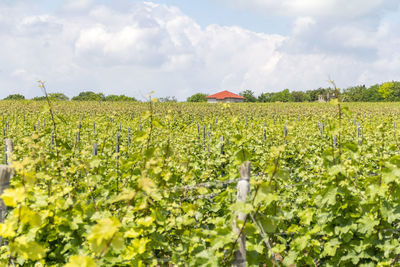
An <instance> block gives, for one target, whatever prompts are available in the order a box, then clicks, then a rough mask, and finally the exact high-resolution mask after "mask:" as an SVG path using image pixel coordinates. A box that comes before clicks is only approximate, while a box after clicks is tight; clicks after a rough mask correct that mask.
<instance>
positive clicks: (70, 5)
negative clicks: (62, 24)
mask: <svg viewBox="0 0 400 267" xmlns="http://www.w3.org/2000/svg"><path fill="white" fill-rule="evenodd" d="M94 2H95V1H94V0H67V1H65V3H64V5H63V9H64V10H66V11H82V10H85V9H88V8H90V7H91V6H92V5H93V4H94Z"/></svg>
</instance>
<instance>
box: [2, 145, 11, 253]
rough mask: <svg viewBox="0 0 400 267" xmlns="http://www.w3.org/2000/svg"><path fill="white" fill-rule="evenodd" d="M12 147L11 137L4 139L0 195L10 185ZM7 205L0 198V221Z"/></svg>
mask: <svg viewBox="0 0 400 267" xmlns="http://www.w3.org/2000/svg"><path fill="white" fill-rule="evenodd" d="M13 149H14V146H13V143H12V140H11V139H6V140H5V152H6V155H5V156H6V163H7V164H8V165H7V164H6V165H0V195H2V194H3V192H4V190H6V189H7V188H9V187H10V180H11V176H12V169H11V167H10V165H11V153H12V151H13ZM6 211H7V207H6V206H5V205H4V202H3V200H2V199H0V223H3V222H4V220H5V218H6ZM2 245H3V238H2V237H1V236H0V246H2Z"/></svg>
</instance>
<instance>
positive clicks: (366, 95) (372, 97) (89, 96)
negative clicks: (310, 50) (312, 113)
mask: <svg viewBox="0 0 400 267" xmlns="http://www.w3.org/2000/svg"><path fill="white" fill-rule="evenodd" d="M339 92H340V93H339V97H340V99H341V100H342V101H345V102H380V101H400V82H398V81H391V82H385V83H381V84H375V85H372V86H370V87H366V86H365V85H357V86H352V87H348V88H346V89H342V90H339ZM335 93H336V92H335V89H334V88H331V87H328V88H318V89H314V90H307V91H290V90H289V89H285V90H282V91H280V92H273V93H261V94H260V95H258V96H257V95H255V93H254V92H253V91H251V90H244V91H242V92H240V93H239V95H241V96H243V97H245V98H246V100H245V102H315V101H318V100H319V97H320V96H322V98H324V99H326V100H327V99H329V97H330V96H332V95H335ZM206 97H207V94H204V93H197V94H194V95H192V96H190V97H188V98H187V99H186V101H187V102H207V98H206ZM49 98H50V99H51V100H59V101H69V100H72V101H131V102H135V101H138V100H137V99H136V98H135V97H129V96H125V95H107V96H106V95H104V94H103V93H95V92H92V91H85V92H81V93H80V94H79V95H77V96H74V97H72V98H71V99H70V98H69V97H67V96H66V95H65V94H63V93H50V94H49ZM24 99H25V96H23V95H21V94H12V95H9V96H7V97H6V98H4V100H24ZM45 99H46V97H45V96H40V97H34V98H32V100H36V101H42V100H45ZM158 100H159V102H177V99H176V97H174V96H167V97H161V98H159V99H158Z"/></svg>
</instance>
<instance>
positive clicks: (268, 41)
mask: <svg viewBox="0 0 400 267" xmlns="http://www.w3.org/2000/svg"><path fill="white" fill-rule="evenodd" d="M304 1H305V0H302V1H300V2H304ZM236 2H237V3H238V2H240V1H236ZM339 2H340V1H339ZM372 2H373V3H375V4H374V5H375V6H377V5H378V6H379V7H380V8H383V7H386V6H390V5H389V2H387V1H372ZM68 3H70V5H72V3H75V4H76V1H75V2H72V1H69V2H68ZM86 3H87V5H82V6H76V9H79V8H81V9H86V11H80V12H83V13H80V12H65V6H64V9H62V10H61V11H60V12H59V13H55V14H36V13H35V14H33V13H32V14H31V13H29V12H27V9H26V8H21V7H19V6H16V7H10V6H1V4H0V22H1V23H0V29H1V31H0V42H1V44H2V49H1V50H0V57H1V58H2V60H1V61H0V81H1V84H2V86H3V87H2V88H1V89H0V98H2V97H5V96H6V95H8V94H10V93H15V91H19V92H22V93H24V94H26V95H27V96H29V97H32V96H35V95H38V94H40V90H39V89H38V88H37V87H36V81H37V80H38V79H42V80H46V81H47V82H48V87H49V88H50V89H52V90H54V91H63V92H65V93H66V94H68V95H70V96H72V95H75V94H77V93H78V92H80V91H82V90H96V91H102V92H104V93H106V94H110V93H118V94H128V95H133V96H136V97H140V96H141V95H145V94H147V93H148V92H149V91H151V90H155V91H156V94H157V95H159V96H166V95H175V96H177V97H178V99H181V100H183V99H185V98H186V97H187V96H189V95H191V94H193V93H196V92H199V91H200V92H206V93H212V92H215V91H217V90H232V91H234V92H239V91H241V90H245V89H251V90H254V91H255V92H256V93H261V92H266V91H277V90H282V89H284V88H290V89H294V90H299V89H314V88H318V87H320V86H329V85H328V83H327V79H328V76H329V75H330V76H331V77H332V78H333V79H335V81H336V82H337V84H338V85H339V86H340V87H345V86H350V85H354V84H358V83H366V84H372V83H377V82H382V81H385V80H393V79H400V74H399V72H398V70H399V68H400V52H399V51H398V47H399V45H400V37H398V36H400V27H399V25H396V24H393V22H390V21H386V20H378V23H373V24H371V25H369V26H367V27H364V26H363V25H366V24H363V23H362V22H363V21H364V18H360V19H359V20H352V21H347V22H345V21H343V22H341V23H337V24H332V23H330V22H326V21H325V20H323V19H321V17H318V16H311V15H310V14H311V13H312V12H311V13H310V12H308V13H310V14H306V13H307V12H297V11H296V12H297V13H296V14H302V15H304V16H300V17H296V18H295V19H294V22H293V28H292V32H291V33H290V34H289V35H287V36H283V35H271V34H266V33H256V32H252V31H249V30H246V29H243V28H241V27H238V26H235V27H233V26H232V27H227V26H220V25H216V24H214V25H209V26H207V27H205V28H201V27H200V26H199V25H198V24H197V23H196V22H195V21H194V20H193V19H191V18H190V17H188V16H186V15H185V14H183V13H182V12H181V11H180V10H179V9H178V8H177V7H173V6H166V5H160V4H154V3H148V2H147V3H138V4H124V3H125V2H124V1H115V2H113V3H115V5H113V7H110V6H104V5H96V4H95V3H91V2H90V1H89V2H86ZM252 3H253V4H257V5H264V4H266V3H269V2H268V1H262V2H261V1H258V2H257V1H252ZM276 3H278V2H276V1H274V2H270V5H271V8H272V7H273V8H275V9H279V8H281V6H285V7H286V8H288V9H289V10H292V11H293V10H300V9H301V7H297V6H296V5H294V4H293V3H292V1H283V2H282V4H276ZM304 4H305V5H309V6H313V8H317V7H318V8H320V9H321V12H325V13H326V12H328V11H326V10H328V7H329V5H331V6H332V5H334V6H335V5H336V3H334V1H327V3H323V4H321V3H319V4H318V3H316V2H314V1H311V0H309V1H305V2H304ZM321 5H322V6H321ZM366 5H367V6H368V5H372V4H371V3H368V4H366ZM327 6H328V7H327ZM3 7H4V8H3ZM310 8H311V7H310ZM313 8H311V9H310V10H312V9H313ZM5 9H7V10H8V11H7V12H6V11H4V10H5ZM363 9H365V10H367V9H368V8H367V7H363ZM369 9H370V8H369ZM2 10H3V11H2ZM324 10H325V11H324ZM293 12H294V11H293ZM346 12H347V11H346ZM365 12H367V11H362V12H361V13H363V14H367V13H365ZM7 13H12V14H13V16H6V14H7ZM361 13H360V14H361ZM1 25H7V27H3V26H1Z"/></svg>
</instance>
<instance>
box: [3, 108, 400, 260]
mask: <svg viewBox="0 0 400 267" xmlns="http://www.w3.org/2000/svg"><path fill="white" fill-rule="evenodd" d="M50 111H52V112H53V113H54V114H53V115H54V120H53V119H52V117H51V113H50ZM0 114H1V115H0V120H1V121H0V122H1V123H2V124H1V125H2V132H1V133H2V138H3V139H6V138H10V139H12V141H13V143H14V152H13V154H12V158H11V160H12V167H13V168H14V170H15V175H14V177H12V179H11V185H10V188H9V189H7V190H6V191H5V192H4V194H3V196H2V198H3V200H4V202H5V204H6V205H7V206H8V214H7V217H6V219H5V222H4V223H3V224H0V236H2V237H3V241H6V242H3V246H2V247H1V248H0V265H1V266H3V265H9V266H13V265H16V266H17V265H24V266H63V265H65V264H69V265H68V266H230V265H231V263H232V261H233V260H234V257H235V251H236V250H237V247H238V246H237V242H236V241H237V239H238V234H237V233H236V232H235V231H233V229H232V224H233V219H234V218H235V217H236V216H237V214H238V212H245V213H246V214H249V216H247V218H246V220H245V224H243V222H241V221H237V227H238V228H239V229H241V230H242V231H241V233H243V234H245V236H246V248H247V264H248V266H260V265H262V264H265V266H273V265H274V266H289V265H291V264H296V265H297V266H390V265H391V266H399V262H398V260H399V259H400V244H399V237H400V226H399V223H400V155H399V150H400V147H399V142H400V140H399V133H400V124H399V123H400V104H399V103H368V104H366V103H365V104H364V103H357V104H352V103H342V104H340V105H339V104H338V103H335V102H334V103H331V104H329V103H323V104H322V103H301V104H295V103H287V104H285V103H275V104H249V103H240V104H193V103H192V104H191V103H170V104H169V103H156V102H149V103H104V102H103V103H101V102H53V103H52V108H51V109H50V108H49V106H48V105H47V104H46V102H38V101H36V102H35V101H26V102H24V101H22V102H18V101H0ZM3 144H4V141H3ZM94 144H96V145H97V155H94V154H96V153H94V151H93V150H94ZM0 161H1V163H4V162H5V153H4V152H3V150H2V152H1V153H0ZM245 161H250V162H251V179H250V194H249V196H248V198H247V202H246V203H245V204H243V203H236V192H237V189H236V183H235V181H236V182H237V179H238V178H239V166H240V165H241V164H242V163H243V162H245ZM250 215H251V216H250ZM253 219H254V220H253ZM262 232H265V234H263V233H262ZM268 246H270V247H271V249H270V248H268ZM85 264H86V265H85Z"/></svg>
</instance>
